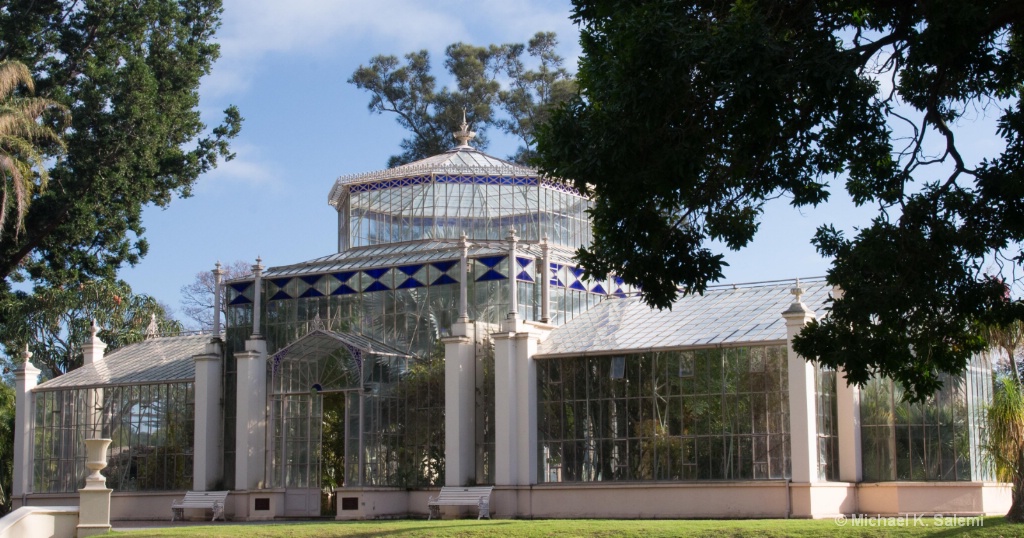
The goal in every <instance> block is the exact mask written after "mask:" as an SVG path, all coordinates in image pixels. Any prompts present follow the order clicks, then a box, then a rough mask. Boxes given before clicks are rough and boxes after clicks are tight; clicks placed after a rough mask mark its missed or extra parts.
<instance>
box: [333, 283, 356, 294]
mask: <svg viewBox="0 0 1024 538" xmlns="http://www.w3.org/2000/svg"><path fill="white" fill-rule="evenodd" d="M355 292H356V290H354V289H352V288H350V287H348V286H346V285H345V284H342V285H340V286H338V289H336V290H334V293H332V294H331V295H349V294H352V293H355Z"/></svg>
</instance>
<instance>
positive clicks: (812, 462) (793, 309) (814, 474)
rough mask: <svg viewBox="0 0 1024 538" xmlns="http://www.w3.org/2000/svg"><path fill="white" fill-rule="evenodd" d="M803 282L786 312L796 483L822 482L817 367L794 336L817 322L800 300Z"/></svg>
mask: <svg viewBox="0 0 1024 538" xmlns="http://www.w3.org/2000/svg"><path fill="white" fill-rule="evenodd" d="M802 294H803V290H802V289H801V288H800V283H799V282H797V286H796V287H795V288H793V295H794V296H795V297H796V299H795V300H794V301H793V304H791V305H790V306H789V309H788V310H786V311H785V312H783V313H782V317H783V318H785V320H786V348H787V350H788V354H789V356H788V367H789V439H790V447H791V451H790V460H791V462H792V465H793V482H795V483H811V482H817V481H818V438H817V420H816V416H815V397H814V389H815V384H814V366H813V365H812V364H811V363H809V362H807V361H806V360H804V358H803V357H801V356H800V355H797V353H796V352H795V351H793V337H794V336H796V335H797V334H799V333H800V330H801V329H803V327H804V325H806V324H807V322H809V321H811V320H813V319H814V312H812V311H811V310H810V309H809V308H807V305H805V304H804V303H803V301H801V300H800V296H801V295H802Z"/></svg>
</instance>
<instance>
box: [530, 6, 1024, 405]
mask: <svg viewBox="0 0 1024 538" xmlns="http://www.w3.org/2000/svg"><path fill="white" fill-rule="evenodd" d="M574 5H575V8H574V14H573V17H574V20H575V21H576V22H577V23H578V24H579V26H580V28H581V33H582V37H581V43H582V46H583V53H584V55H583V57H582V59H581V62H580V70H579V74H578V79H579V85H580V91H579V94H578V96H577V97H576V98H574V99H573V100H571V101H570V102H568V103H567V105H566V106H564V107H563V108H561V109H560V110H559V111H557V112H556V113H555V115H554V117H553V119H552V121H551V122H550V124H549V125H548V126H547V127H546V129H545V130H543V131H542V132H541V133H540V137H539V138H540V140H539V143H538V150H539V152H540V154H541V162H542V165H543V167H544V168H545V170H546V171H547V172H549V173H551V174H552V175H554V176H558V177H561V178H565V179H566V180H568V181H571V182H573V183H574V184H575V186H576V187H577V188H580V189H586V190H588V191H589V192H591V193H592V194H593V195H594V196H595V199H596V203H595V206H596V207H595V209H594V211H593V215H592V216H593V222H594V235H595V239H594V242H593V244H592V245H591V246H590V247H588V248H586V249H582V250H581V251H580V252H579V258H580V261H581V264H582V266H583V267H584V268H585V269H586V270H587V271H588V272H590V273H591V274H597V275H604V274H607V273H608V272H615V273H617V274H618V275H619V276H621V277H622V278H623V279H624V280H625V281H626V282H628V283H630V284H634V285H639V286H641V287H642V294H643V297H644V298H645V300H646V301H647V302H648V303H650V304H651V305H653V306H657V307H662V308H664V307H668V306H670V304H671V302H672V300H673V299H674V298H675V297H676V296H677V295H678V293H701V292H703V291H704V290H705V288H706V286H707V285H708V284H709V283H710V282H713V281H716V280H718V279H719V278H721V277H722V267H723V265H724V264H725V261H724V256H723V254H722V253H721V252H716V251H715V250H714V249H713V248H712V247H711V242H712V241H716V240H717V241H721V242H723V243H724V244H725V245H727V246H728V247H729V248H731V249H739V248H741V247H743V246H745V245H747V244H748V243H749V242H750V241H751V239H752V238H753V237H754V235H755V233H756V231H757V228H758V222H759V219H760V217H761V213H762V208H763V206H764V204H765V202H766V201H767V200H769V199H772V198H776V197H786V198H788V199H790V200H791V203H792V204H793V205H794V206H797V207H799V206H806V205H818V204H822V203H825V202H827V200H828V198H829V194H830V192H832V191H834V189H835V188H836V187H837V185H838V186H842V187H845V189H846V191H847V192H848V193H849V196H850V197H851V198H852V199H853V201H854V202H855V203H856V204H858V205H867V206H870V207H877V208H878V212H877V216H876V217H875V218H874V219H873V220H872V221H871V222H869V223H862V225H861V227H860V228H858V231H857V232H856V234H854V236H853V237H848V236H846V235H844V234H843V233H841V232H840V231H837V230H836V229H835V228H833V227H831V226H825V227H822V228H821V229H819V230H818V232H817V233H816V235H815V238H814V240H813V242H814V244H815V246H816V248H817V249H818V251H819V252H820V253H821V254H822V255H823V256H826V257H831V258H834V262H833V265H832V267H831V268H830V270H829V272H828V281H829V282H830V283H831V284H833V285H836V286H839V287H841V288H842V290H843V292H844V293H843V295H842V297H841V298H838V297H837V298H836V299H835V300H834V302H833V303H832V305H831V313H830V315H829V316H828V317H826V318H825V319H823V320H820V321H819V322H817V323H812V324H811V325H809V326H808V327H807V328H806V329H805V330H804V331H803V332H802V333H801V335H800V337H799V338H798V340H797V341H796V344H795V345H796V348H797V350H798V351H799V352H800V353H801V354H802V355H803V356H805V357H808V358H810V359H812V360H815V361H818V362H819V363H821V364H823V365H828V366H832V367H843V368H844V369H845V371H846V375H847V379H848V380H849V381H851V382H854V383H863V382H865V381H866V380H867V379H868V378H869V377H870V376H871V375H874V374H876V373H880V374H884V375H888V376H891V377H892V378H894V379H896V380H898V381H900V382H902V383H903V384H904V385H905V386H906V387H907V388H908V389H909V390H908V392H909V394H910V395H911V397H913V398H920V397H923V396H924V395H927V394H929V393H931V392H932V391H934V390H935V389H936V388H937V387H938V386H940V381H939V373H940V372H954V373H955V372H960V371H962V370H963V368H964V367H965V365H966V362H967V361H968V360H969V358H970V357H971V356H972V354H974V353H977V352H979V351H981V350H982V349H984V348H985V347H986V342H985V340H984V338H983V337H982V334H981V332H980V330H979V324H981V323H984V322H991V321H993V320H998V321H1000V322H1006V321H1008V320H1012V319H1022V318H1024V310H1022V305H1021V303H1020V301H1017V300H1010V299H1009V298H1008V295H1007V293H1006V292H1007V285H1010V286H1012V285H1013V284H1014V282H1013V279H1014V278H1015V277H1016V275H1017V272H1016V271H1017V270H1018V269H1019V268H1020V266H1021V264H1022V263H1024V258H1022V251H1021V241H1022V239H1024V176H1022V174H1024V166H1022V165H1024V161H1022V160H1024V136H1022V135H1024V113H1022V112H1021V110H1020V91H1021V87H1022V86H1021V84H1022V82H1024V41H1022V39H1021V38H1022V34H1021V32H1022V28H1024V27H1022V24H1024V3H1022V2H1020V1H1019V0H995V1H992V0H966V1H964V0H960V1H953V0H948V1H939V2H914V1H904V0H888V1H855V2H845V3H834V2H814V1H810V2H776V1H770V0H763V1H761V0H747V1H741V2H723V1H707V2H688V3H685V2H675V1H669V0H642V1H628V2H626V1H620V0H574ZM979 114H980V115H987V116H988V117H995V118H998V127H997V128H996V129H997V133H998V135H999V136H1000V137H1002V139H1003V140H1004V141H1005V144H1006V147H1005V150H1003V148H1000V147H993V148H991V149H990V152H989V153H988V154H987V155H984V158H983V160H981V161H980V162H970V160H966V159H965V158H964V157H963V156H962V155H963V151H962V148H963V141H962V140H961V138H960V137H958V130H960V129H961V128H962V125H963V123H964V122H969V121H970V120H971V119H972V118H973V117H975V116H977V115H979ZM936 148H937V149H936ZM848 224H849V223H842V224H841V225H843V226H845V225H848ZM986 273H988V274H986Z"/></svg>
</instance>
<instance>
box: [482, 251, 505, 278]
mask: <svg viewBox="0 0 1024 538" xmlns="http://www.w3.org/2000/svg"><path fill="white" fill-rule="evenodd" d="M505 259H507V257H506V256H487V257H485V258H476V261H478V262H480V263H482V264H484V265H486V266H487V267H490V268H491V269H494V266H496V265H498V264H499V263H501V262H502V261H504V260H505ZM477 280H480V279H479V278H478V279H477Z"/></svg>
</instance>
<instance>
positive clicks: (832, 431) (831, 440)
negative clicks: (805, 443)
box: [814, 365, 839, 481]
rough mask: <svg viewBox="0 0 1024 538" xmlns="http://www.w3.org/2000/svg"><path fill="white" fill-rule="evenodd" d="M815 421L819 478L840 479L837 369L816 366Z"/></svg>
mask: <svg viewBox="0 0 1024 538" xmlns="http://www.w3.org/2000/svg"><path fill="white" fill-rule="evenodd" d="M814 387H815V388H814V400H815V411H816V412H815V422H816V423H817V424H816V425H817V437H818V439H817V442H818V479H819V480H826V481H827V480H832V481H836V480H839V432H838V428H837V422H838V419H837V417H836V415H837V411H836V371H835V370H832V369H830V368H827V367H826V368H822V367H821V366H818V365H815V367H814Z"/></svg>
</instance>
